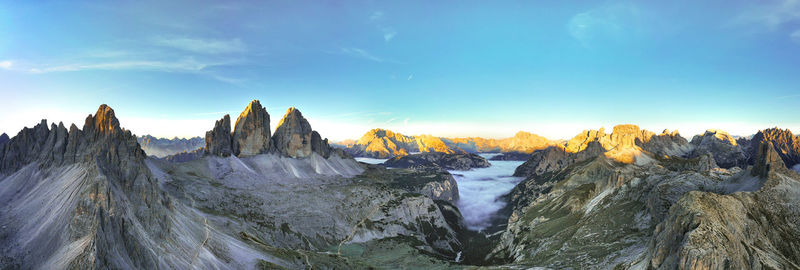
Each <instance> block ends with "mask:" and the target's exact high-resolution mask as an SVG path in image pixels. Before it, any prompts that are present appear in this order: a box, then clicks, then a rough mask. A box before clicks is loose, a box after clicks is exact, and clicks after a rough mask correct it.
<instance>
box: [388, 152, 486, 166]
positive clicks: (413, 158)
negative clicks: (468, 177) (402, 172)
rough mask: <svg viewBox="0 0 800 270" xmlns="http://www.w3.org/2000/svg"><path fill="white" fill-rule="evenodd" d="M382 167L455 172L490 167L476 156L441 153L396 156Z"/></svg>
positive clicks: (484, 160)
mask: <svg viewBox="0 0 800 270" xmlns="http://www.w3.org/2000/svg"><path fill="white" fill-rule="evenodd" d="M383 165H386V166H387V167H392V168H418V169H421V168H435V169H444V170H457V171H466V170H469V169H472V168H486V167H489V166H491V164H489V161H488V160H486V159H485V158H483V157H481V156H479V155H476V154H469V153H463V154H446V153H441V152H428V153H419V154H411V155H405V156H396V157H393V158H391V159H389V160H387V161H386V162H384V163H383Z"/></svg>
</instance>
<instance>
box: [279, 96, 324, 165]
mask: <svg viewBox="0 0 800 270" xmlns="http://www.w3.org/2000/svg"><path fill="white" fill-rule="evenodd" d="M272 142H273V143H274V145H275V150H276V151H277V152H278V153H280V154H282V155H284V156H288V157H293V158H303V157H308V156H310V155H311V153H318V154H320V155H322V156H323V157H327V156H328V155H330V152H331V149H330V146H329V145H328V140H327V139H325V140H322V139H321V137H320V135H319V133H316V132H315V131H314V130H312V129H311V125H310V124H309V123H308V120H306V119H305V118H304V117H303V114H302V113H301V112H300V110H298V109H296V108H294V107H291V108H289V109H288V110H287V111H286V114H285V115H284V116H283V118H282V119H281V121H280V122H278V127H277V128H276V129H275V134H274V135H273V136H272Z"/></svg>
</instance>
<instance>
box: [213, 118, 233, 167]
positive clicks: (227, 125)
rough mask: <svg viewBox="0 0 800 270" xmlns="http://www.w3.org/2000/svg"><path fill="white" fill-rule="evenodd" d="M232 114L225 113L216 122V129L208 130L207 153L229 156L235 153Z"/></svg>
mask: <svg viewBox="0 0 800 270" xmlns="http://www.w3.org/2000/svg"><path fill="white" fill-rule="evenodd" d="M231 140H232V138H231V116H230V115H227V114H226V115H225V117H222V119H220V120H217V121H216V122H215V123H214V129H212V130H210V131H208V132H206V153H207V154H209V155H214V156H221V157H228V156H230V155H231V154H233V148H232V145H231Z"/></svg>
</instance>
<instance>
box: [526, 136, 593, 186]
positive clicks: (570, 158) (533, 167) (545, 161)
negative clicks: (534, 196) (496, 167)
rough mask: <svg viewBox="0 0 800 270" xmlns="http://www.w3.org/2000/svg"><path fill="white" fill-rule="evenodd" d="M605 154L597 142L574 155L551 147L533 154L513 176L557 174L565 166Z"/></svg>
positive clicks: (559, 148)
mask: <svg viewBox="0 0 800 270" xmlns="http://www.w3.org/2000/svg"><path fill="white" fill-rule="evenodd" d="M605 152H606V150H605V149H604V148H603V146H601V145H600V143H599V142H597V141H591V142H589V143H588V144H587V145H586V147H585V148H583V150H581V151H579V152H575V153H573V152H567V151H566V150H565V149H564V148H562V147H556V146H551V147H548V148H546V149H544V150H539V151H536V152H533V155H531V158H530V159H528V160H527V161H525V163H522V165H520V166H519V167H517V169H516V170H514V176H517V177H535V176H539V175H542V174H545V173H552V172H558V171H560V170H562V169H564V168H566V167H567V166H570V165H572V164H575V163H578V162H583V161H586V160H589V159H592V158H595V157H597V156H599V155H602V154H603V153H605Z"/></svg>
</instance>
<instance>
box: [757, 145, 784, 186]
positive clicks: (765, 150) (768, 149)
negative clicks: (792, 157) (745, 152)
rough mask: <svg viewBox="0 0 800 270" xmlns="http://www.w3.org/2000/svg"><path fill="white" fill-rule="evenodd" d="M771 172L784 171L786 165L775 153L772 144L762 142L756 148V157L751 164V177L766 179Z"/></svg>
mask: <svg viewBox="0 0 800 270" xmlns="http://www.w3.org/2000/svg"><path fill="white" fill-rule="evenodd" d="M772 170H786V164H785V163H783V159H781V156H780V155H778V152H777V151H775V146H773V144H772V142H770V141H764V142H762V143H761V144H760V145H759V146H758V155H757V156H756V160H755V163H754V164H753V171H752V172H751V174H752V175H753V176H759V177H767V175H769V172H770V171H772Z"/></svg>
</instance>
